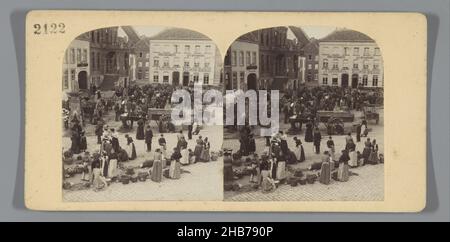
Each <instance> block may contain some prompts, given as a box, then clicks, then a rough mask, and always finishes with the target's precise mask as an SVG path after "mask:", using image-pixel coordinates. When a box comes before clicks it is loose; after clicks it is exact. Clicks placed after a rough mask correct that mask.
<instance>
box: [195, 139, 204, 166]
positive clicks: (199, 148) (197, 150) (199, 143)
mask: <svg viewBox="0 0 450 242" xmlns="http://www.w3.org/2000/svg"><path fill="white" fill-rule="evenodd" d="M196 142H197V144H196V145H195V149H194V155H195V162H198V161H200V158H201V155H202V151H203V140H202V136H199V137H198V139H197V141H196Z"/></svg>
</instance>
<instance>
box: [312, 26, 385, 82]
mask: <svg viewBox="0 0 450 242" xmlns="http://www.w3.org/2000/svg"><path fill="white" fill-rule="evenodd" d="M319 84H320V85H324V86H341V87H352V88H357V87H382V86H383V58H382V56H381V52H380V48H379V47H378V46H377V44H376V43H375V41H374V40H373V39H371V38H370V37H368V36H367V35H365V34H363V33H360V32H357V31H353V30H347V29H342V30H336V31H334V32H333V33H331V34H330V35H328V36H326V37H324V38H323V39H321V40H320V41H319Z"/></svg>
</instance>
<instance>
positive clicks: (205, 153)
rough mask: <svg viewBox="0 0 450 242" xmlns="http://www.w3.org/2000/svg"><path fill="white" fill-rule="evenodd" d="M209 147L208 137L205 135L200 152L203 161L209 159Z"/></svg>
mask: <svg viewBox="0 0 450 242" xmlns="http://www.w3.org/2000/svg"><path fill="white" fill-rule="evenodd" d="M210 147H211V145H210V143H209V141H208V137H205V140H204V141H203V149H202V154H201V161H203V162H209V161H210V160H211V155H210V153H209V148H210Z"/></svg>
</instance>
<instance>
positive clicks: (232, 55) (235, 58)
mask: <svg viewBox="0 0 450 242" xmlns="http://www.w3.org/2000/svg"><path fill="white" fill-rule="evenodd" d="M236 63H237V57H236V51H232V52H231V65H232V66H236Z"/></svg>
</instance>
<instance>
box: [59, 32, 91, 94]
mask: <svg viewBox="0 0 450 242" xmlns="http://www.w3.org/2000/svg"><path fill="white" fill-rule="evenodd" d="M89 60H90V57H89V39H88V38H86V36H84V35H82V36H79V37H77V38H76V39H74V40H73V41H72V42H71V43H70V45H69V47H67V49H66V52H65V55H64V60H63V68H62V72H63V73H62V80H63V81H62V87H63V91H64V92H77V91H79V90H87V89H89V87H90V85H91V82H90V61H89Z"/></svg>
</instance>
